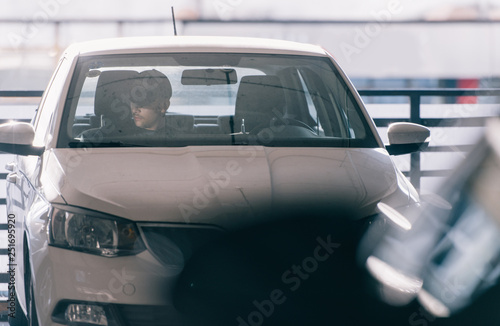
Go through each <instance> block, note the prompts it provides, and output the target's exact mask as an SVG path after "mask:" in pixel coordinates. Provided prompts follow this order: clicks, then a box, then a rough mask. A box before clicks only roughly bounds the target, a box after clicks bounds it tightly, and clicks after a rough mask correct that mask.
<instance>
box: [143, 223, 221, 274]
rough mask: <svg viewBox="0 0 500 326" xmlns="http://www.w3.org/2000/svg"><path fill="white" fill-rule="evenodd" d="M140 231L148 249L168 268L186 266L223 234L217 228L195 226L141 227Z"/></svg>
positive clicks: (162, 225) (156, 225)
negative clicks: (203, 248) (193, 257)
mask: <svg viewBox="0 0 500 326" xmlns="http://www.w3.org/2000/svg"><path fill="white" fill-rule="evenodd" d="M140 229H141V231H142V234H143V238H144V241H145V242H146V246H147V247H148V249H149V250H150V251H151V253H152V254H153V255H154V256H155V257H156V258H157V259H158V260H159V261H160V262H161V263H163V264H164V265H167V266H172V265H175V266H184V264H185V262H186V261H187V260H189V258H191V256H192V255H193V253H195V252H196V251H197V250H199V249H200V248H202V247H203V246H205V245H206V244H207V243H209V242H211V241H213V240H215V239H217V238H219V237H220V236H221V235H222V234H223V231H222V230H221V229H219V228H216V227H209V226H194V225H189V226H179V225H164V224H161V225H158V224H155V225H140Z"/></svg>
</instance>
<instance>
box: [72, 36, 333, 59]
mask: <svg viewBox="0 0 500 326" xmlns="http://www.w3.org/2000/svg"><path fill="white" fill-rule="evenodd" d="M160 52H224V53H270V54H294V55H312V56H327V55H328V54H327V52H326V51H325V50H324V49H323V48H322V47H320V46H317V45H311V44H305V43H298V42H291V41H283V40H275V39H265V38H249V37H225V36H152V37H122V38H111V39H100V40H95V41H87V42H81V43H75V44H73V45H71V46H70V47H68V49H67V50H66V53H67V54H69V55H71V54H72V55H80V56H92V55H106V54H126V53H160Z"/></svg>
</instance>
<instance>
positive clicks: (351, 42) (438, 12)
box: [0, 0, 500, 191]
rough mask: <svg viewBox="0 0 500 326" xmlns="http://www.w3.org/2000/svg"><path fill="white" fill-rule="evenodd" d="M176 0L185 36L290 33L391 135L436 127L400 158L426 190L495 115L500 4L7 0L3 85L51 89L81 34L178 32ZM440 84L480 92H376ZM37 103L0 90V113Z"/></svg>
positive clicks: (13, 113)
mask: <svg viewBox="0 0 500 326" xmlns="http://www.w3.org/2000/svg"><path fill="white" fill-rule="evenodd" d="M171 7H174V9H175V16H176V26H177V31H178V34H179V35H230V36H254V37H266V38H271V39H285V40H292V41H299V42H307V43H313V44H320V45H321V46H323V47H324V48H325V49H327V50H328V51H330V52H331V53H332V54H333V55H334V57H335V58H336V59H337V61H338V62H339V63H340V65H341V66H342V67H343V69H344V70H345V71H346V73H347V74H348V75H349V77H350V78H351V79H352V81H353V83H354V85H355V86H356V87H357V88H358V90H360V92H361V93H362V95H363V98H364V101H365V103H366V104H367V107H368V109H369V111H370V113H371V114H372V116H373V117H374V118H375V122H376V123H377V126H378V127H379V131H380V133H381V136H382V138H383V139H384V141H385V140H386V138H385V131H386V126H387V124H388V123H390V122H394V121H410V120H411V121H414V122H419V123H422V124H425V125H427V126H429V127H432V128H433V139H432V142H431V146H432V149H431V151H429V152H425V153H422V154H418V155H419V156H418V157H416V156H414V157H413V158H411V157H410V155H405V156H401V157H394V159H395V160H396V161H397V163H398V165H399V166H400V168H401V169H402V170H403V171H405V173H406V174H407V175H408V176H409V177H411V175H412V173H414V172H412V171H411V170H412V169H416V170H418V171H417V172H419V173H420V172H421V171H423V173H420V174H419V175H418V176H417V177H418V178H417V177H414V178H413V179H412V182H414V184H415V185H416V187H417V188H419V189H421V190H423V191H432V190H433V189H435V188H436V186H437V185H438V184H439V181H440V180H442V179H443V178H444V177H446V176H447V175H448V174H449V172H450V171H451V169H453V168H454V167H455V166H456V165H457V164H458V162H460V161H461V160H462V159H463V157H465V153H466V152H467V151H468V150H469V149H470V148H471V147H472V146H473V144H475V142H476V141H477V139H478V138H479V137H480V135H481V134H482V131H483V125H484V118H485V117H486V118H487V117H490V116H494V115H497V113H498V108H499V105H498V103H499V98H500V97H499V94H500V93H495V92H493V91H488V90H490V89H492V88H498V87H500V0H419V1H412V0H351V1H340V0H333V1H332V0H309V1H298V0H286V1H285V0H275V1H265V0H168V1H165V0H143V1H140V2H139V1H133V0H107V1H98V0H85V1H82V0H23V1H13V0H0V8H2V10H1V11H0V91H8V90H32V91H33V90H38V91H41V90H43V89H44V88H45V85H46V84H47V82H48V80H49V78H50V74H51V73H52V70H53V68H54V66H55V64H56V62H57V60H58V58H59V56H60V55H61V53H62V51H64V49H65V48H66V47H67V46H68V45H70V44H71V43H73V42H79V41H85V40H91V39H97V38H107V37H125V36H142V35H173V34H174V28H173V23H172V14H171ZM436 88H437V89H442V88H445V89H483V92H482V93H464V94H466V95H462V96H461V95H460V93H453V92H448V93H416V95H415V94H414V95H415V96H416V97H415V96H414V97H411V96H410V95H411V94H410V93H392V94H388V93H387V92H386V93H376V95H373V94H375V93H370V90H372V91H373V90H392V89H406V90H408V89H412V90H427V89H436ZM417 97H418V98H417ZM38 100H39V99H38V98H29V99H24V100H23V101H22V103H21V100H19V99H16V100H14V99H12V98H8V99H6V98H0V104H4V106H3V107H4V108H7V110H3V111H0V115H2V117H3V119H17V118H19V117H20V115H23V116H28V117H29V116H30V114H31V112H33V110H34V107H36V104H37V101H38ZM412 103H413V105H416V106H417V107H418V109H417V110H418V111H415V110H414V109H412ZM5 105H7V106H5ZM12 105H16V110H11V108H12ZM4 112H6V113H4ZM7 112H8V113H7ZM442 119H447V120H442ZM450 119H451V120H450ZM417 158H418V160H417ZM0 163H1V162H0Z"/></svg>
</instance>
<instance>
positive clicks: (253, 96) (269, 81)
mask: <svg viewBox="0 0 500 326" xmlns="http://www.w3.org/2000/svg"><path fill="white" fill-rule="evenodd" d="M284 107H285V93H284V91H283V86H282V84H281V82H280V80H279V78H278V77H277V76H272V75H267V76H245V77H243V78H241V81H240V86H239V88H238V94H237V95H236V105H235V112H234V124H235V126H234V128H235V131H239V128H240V125H241V121H242V119H245V128H246V131H251V129H253V128H255V127H257V126H258V125H260V124H264V125H265V124H266V123H267V122H270V121H271V119H272V118H275V117H277V116H283V114H284Z"/></svg>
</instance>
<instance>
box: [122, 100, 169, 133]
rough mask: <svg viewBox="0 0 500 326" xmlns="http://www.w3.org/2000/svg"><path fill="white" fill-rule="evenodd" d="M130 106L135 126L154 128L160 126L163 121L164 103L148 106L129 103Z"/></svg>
mask: <svg viewBox="0 0 500 326" xmlns="http://www.w3.org/2000/svg"><path fill="white" fill-rule="evenodd" d="M130 107H131V110H132V118H133V119H134V123H135V125H136V126H137V127H140V128H144V129H148V130H156V129H158V128H161V127H162V126H163V124H164V123H165V121H164V118H165V112H166V111H167V106H166V103H155V104H152V105H151V106H150V107H141V106H139V105H137V104H135V103H131V105H130Z"/></svg>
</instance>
